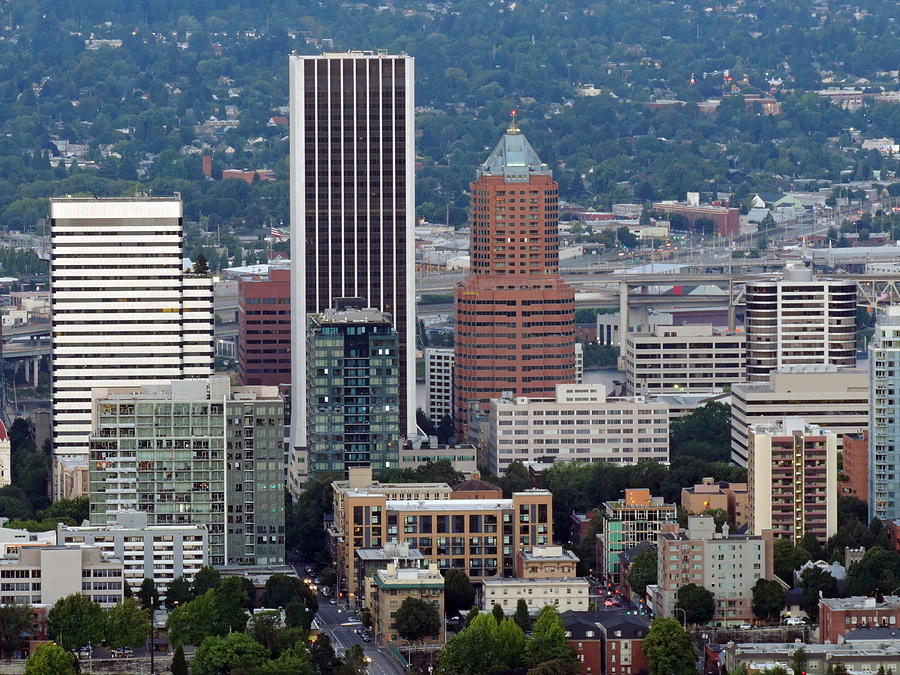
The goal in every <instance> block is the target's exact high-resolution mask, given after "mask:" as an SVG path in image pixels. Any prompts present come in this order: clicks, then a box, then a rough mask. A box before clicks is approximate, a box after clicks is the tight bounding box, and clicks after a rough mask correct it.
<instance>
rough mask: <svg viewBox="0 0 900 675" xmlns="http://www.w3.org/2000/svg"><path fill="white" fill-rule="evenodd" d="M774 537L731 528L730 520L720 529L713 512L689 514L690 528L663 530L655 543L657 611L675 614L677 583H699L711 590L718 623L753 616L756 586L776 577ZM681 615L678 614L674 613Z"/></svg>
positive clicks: (664, 614)
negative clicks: (737, 531) (745, 532)
mask: <svg viewBox="0 0 900 675" xmlns="http://www.w3.org/2000/svg"><path fill="white" fill-rule="evenodd" d="M773 541H774V540H773V538H772V533H771V532H768V531H767V532H764V533H763V534H762V535H760V536H753V535H746V534H731V533H730V532H729V531H728V526H727V525H725V526H724V527H723V528H722V532H721V533H719V532H716V524H715V522H714V521H713V518H712V516H689V517H688V526H687V529H686V530H680V529H679V527H678V525H677V524H675V525H670V526H666V527H664V528H663V531H661V532H660V533H659V539H658V544H657V552H658V553H657V579H658V586H659V591H658V593H657V595H656V607H655V612H656V615H657V616H661V617H662V616H673V614H674V611H675V606H676V605H677V603H678V598H677V594H678V589H679V588H681V587H682V586H684V585H686V584H697V585H698V586H703V587H704V588H706V589H707V590H708V591H710V592H712V594H713V598H714V600H715V604H716V613H715V616H714V617H713V621H715V622H716V623H717V624H719V625H726V626H727V625H732V626H733V625H735V624H741V623H749V622H750V621H752V620H753V586H754V584H756V582H757V581H758V580H759V579H771V578H772V577H773V574H774V572H773V568H774V560H773V555H772V553H773ZM676 618H677V617H676Z"/></svg>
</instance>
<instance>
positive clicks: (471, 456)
mask: <svg viewBox="0 0 900 675" xmlns="http://www.w3.org/2000/svg"><path fill="white" fill-rule="evenodd" d="M443 459H446V460H447V461H448V462H450V464H451V465H452V466H453V468H454V470H456V471H459V472H460V473H462V474H463V475H465V476H471V475H472V474H475V473H478V460H477V456H476V450H475V446H473V445H470V444H468V443H455V444H453V445H447V444H441V443H438V439H437V437H436V436H429V437H422V436H416V437H415V438H411V439H407V440H406V442H405V443H403V444H402V445H401V446H400V463H399V464H398V467H399V468H400V469H401V470H402V469H415V468H417V467H419V466H421V465H422V464H426V463H427V462H439V461H441V460H443Z"/></svg>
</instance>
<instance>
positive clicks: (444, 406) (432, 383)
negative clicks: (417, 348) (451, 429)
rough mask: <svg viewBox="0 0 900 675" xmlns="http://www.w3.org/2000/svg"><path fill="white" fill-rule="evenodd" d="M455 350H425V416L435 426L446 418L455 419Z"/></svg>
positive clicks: (437, 348)
mask: <svg viewBox="0 0 900 675" xmlns="http://www.w3.org/2000/svg"><path fill="white" fill-rule="evenodd" d="M454 360H455V352H454V350H453V348H452V347H451V348H446V347H428V348H426V349H425V392H426V398H425V414H426V415H427V416H428V419H430V420H431V421H432V422H433V423H434V425H435V426H437V425H438V424H440V423H441V420H442V419H444V417H450V418H451V419H453V362H454Z"/></svg>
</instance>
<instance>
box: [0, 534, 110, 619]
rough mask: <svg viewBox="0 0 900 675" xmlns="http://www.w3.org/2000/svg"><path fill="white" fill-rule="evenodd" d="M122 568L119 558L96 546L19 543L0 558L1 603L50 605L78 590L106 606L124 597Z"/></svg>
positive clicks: (76, 592) (77, 592)
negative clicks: (18, 545) (17, 548)
mask: <svg viewBox="0 0 900 675" xmlns="http://www.w3.org/2000/svg"><path fill="white" fill-rule="evenodd" d="M122 572H123V565H122V561H121V559H119V558H114V557H112V556H109V555H107V554H106V553H104V552H103V551H101V550H100V549H99V548H97V547H89V546H35V547H22V548H20V549H19V550H18V551H16V552H14V553H8V554H6V555H4V556H3V557H2V558H0V605H41V604H47V605H52V604H55V603H56V601H57V600H60V599H62V598H64V597H66V596H67V595H73V594H81V595H83V596H84V597H86V598H89V599H91V600H93V601H94V602H96V603H98V604H99V605H101V606H102V607H104V608H109V607H112V606H113V605H115V604H116V603H118V602H122V599H123V598H124V587H123V585H122Z"/></svg>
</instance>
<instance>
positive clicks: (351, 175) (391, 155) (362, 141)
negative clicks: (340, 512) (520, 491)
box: [289, 52, 416, 492]
mask: <svg viewBox="0 0 900 675" xmlns="http://www.w3.org/2000/svg"><path fill="white" fill-rule="evenodd" d="M414 106H415V78H414V60H413V58H412V57H409V56H395V55H388V54H383V53H373V52H346V53H331V54H321V55H316V56H300V55H293V56H291V57H290V110H291V127H290V143H291V153H290V155H291V171H290V173H291V185H290V191H291V230H292V232H293V233H294V236H292V237H291V269H292V274H291V279H292V281H291V289H292V290H291V306H292V309H291V328H292V332H293V334H294V346H293V349H292V351H291V354H292V380H293V382H295V383H297V382H300V383H303V382H306V381H307V377H306V369H307V354H306V351H307V348H306V343H305V340H304V337H305V335H306V317H307V314H310V313H321V312H323V311H324V310H326V309H329V308H332V309H338V307H337V306H336V305H337V301H338V300H339V299H341V298H354V299H357V300H359V301H360V302H361V304H362V306H363V307H365V308H375V309H378V310H381V311H383V312H385V313H387V314H390V315H391V317H392V320H393V323H394V328H395V329H396V331H397V333H398V335H399V336H400V351H401V358H400V397H399V402H398V406H399V408H400V410H399V413H400V433H401V435H407V436H412V435H415V433H416V410H415V400H416V399H415V367H416V364H415V262H414V261H415V234H414V232H415V229H414V221H415V133H414V132H415V110H414ZM292 409H293V415H292V418H291V420H292V424H291V462H292V463H293V462H294V461H295V460H296V461H297V462H299V461H300V460H301V459H302V458H303V455H304V454H305V453H306V447H307V445H308V443H307V419H306V410H307V402H306V390H305V387H302V386H300V387H296V386H295V389H294V392H293V403H292ZM291 473H292V479H291V480H290V483H289V485H290V488H291V490H292V491H294V492H297V491H298V490H299V489H300V487H301V486H300V485H299V481H295V480H293V471H292V472H291Z"/></svg>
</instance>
